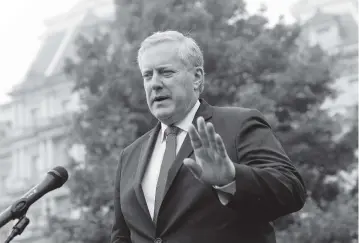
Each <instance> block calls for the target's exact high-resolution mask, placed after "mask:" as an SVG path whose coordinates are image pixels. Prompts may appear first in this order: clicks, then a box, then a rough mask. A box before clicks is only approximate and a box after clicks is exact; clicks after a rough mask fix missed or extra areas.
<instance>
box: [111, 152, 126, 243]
mask: <svg viewBox="0 0 359 243" xmlns="http://www.w3.org/2000/svg"><path fill="white" fill-rule="evenodd" d="M122 155H123V151H122V153H121V156H120V161H119V163H118V166H117V170H116V175H115V192H114V209H115V214H114V215H115V219H114V223H113V226H112V233H111V243H131V239H130V231H129V229H128V227H127V224H126V222H125V220H124V218H123V215H122V211H121V201H120V195H121V193H120V181H121V164H122V161H121V160H122Z"/></svg>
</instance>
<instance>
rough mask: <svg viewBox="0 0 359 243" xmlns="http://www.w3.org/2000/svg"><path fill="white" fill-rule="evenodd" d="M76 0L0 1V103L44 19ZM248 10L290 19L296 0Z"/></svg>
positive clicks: (253, 0)
mask: <svg viewBox="0 0 359 243" xmlns="http://www.w3.org/2000/svg"><path fill="white" fill-rule="evenodd" d="M77 2H78V0H61V1H59V0H30V1H29V0H12V1H1V2H0V67H1V68H0V77H1V79H0V104H4V103H6V102H9V101H10V97H9V96H8V95H7V94H8V93H9V92H10V91H11V89H12V87H13V86H14V85H16V84H18V83H20V82H21V81H22V79H23V77H24V75H25V74H26V72H27V69H28V67H29V66H30V64H31V61H32V60H33V59H34V58H35V55H36V53H37V51H38V50H39V48H40V46H41V39H40V37H41V35H42V34H44V33H45V30H46V28H45V25H44V21H45V20H46V19H50V18H51V17H54V16H57V15H60V14H62V13H66V12H67V11H69V10H70V9H71V8H72V7H73V6H74V5H75V4H76V3H77ZM246 2H247V6H248V10H249V11H254V10H256V9H258V7H259V6H260V4H261V3H264V4H266V5H267V7H268V14H267V15H268V17H269V19H270V20H272V21H275V20H276V19H277V18H278V16H279V15H281V14H284V15H285V16H286V19H288V21H292V18H291V16H290V14H289V7H290V6H291V5H292V4H293V3H294V2H295V0H249V1H248V0H247V1H246Z"/></svg>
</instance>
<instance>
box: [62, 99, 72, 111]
mask: <svg viewBox="0 0 359 243" xmlns="http://www.w3.org/2000/svg"><path fill="white" fill-rule="evenodd" d="M69 103H70V102H69V100H63V101H62V102H61V106H62V110H63V111H64V112H65V111H68V109H69Z"/></svg>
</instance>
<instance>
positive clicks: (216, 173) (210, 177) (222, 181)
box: [183, 117, 235, 186]
mask: <svg viewBox="0 0 359 243" xmlns="http://www.w3.org/2000/svg"><path fill="white" fill-rule="evenodd" d="M197 127H198V131H197V130H196V128H195V127H194V126H193V125H191V127H190V128H189V131H188V132H189V136H190V139H191V144H192V147H193V150H194V156H195V159H191V158H186V159H184V161H183V163H184V164H185V165H186V166H187V167H188V168H189V169H190V170H191V171H192V173H193V174H194V175H195V177H197V178H198V179H200V180H202V181H203V182H205V183H208V184H210V185H212V186H224V185H227V184H229V183H231V182H232V181H234V179H235V167H234V164H233V162H232V161H231V159H230V158H229V157H228V154H227V151H226V148H225V146H224V143H223V141H222V138H221V136H220V135H219V134H217V133H216V132H215V130H214V127H213V124H212V123H210V122H209V123H207V124H206V123H205V121H204V119H203V117H199V118H198V119H197Z"/></svg>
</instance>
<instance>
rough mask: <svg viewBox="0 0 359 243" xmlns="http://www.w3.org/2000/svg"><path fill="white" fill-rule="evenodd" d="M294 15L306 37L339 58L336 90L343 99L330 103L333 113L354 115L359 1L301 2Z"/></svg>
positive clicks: (295, 7)
mask: <svg viewBox="0 0 359 243" xmlns="http://www.w3.org/2000/svg"><path fill="white" fill-rule="evenodd" d="M291 12H292V14H293V16H294V17H295V18H296V19H297V21H298V22H299V23H300V24H301V25H302V27H303V34H302V35H303V36H302V38H304V39H305V41H306V42H307V43H308V44H309V45H311V46H314V45H319V46H320V47H322V49H323V50H325V51H326V52H327V53H328V54H330V55H335V56H336V57H337V58H338V64H337V67H336V72H337V73H336V75H337V77H338V78H337V80H336V82H335V84H334V88H335V89H336V90H338V91H339V92H340V93H339V96H338V97H337V98H336V99H334V100H329V99H328V100H327V102H326V103H325V104H324V107H325V108H329V109H330V111H331V112H332V114H342V115H343V114H346V116H347V114H348V112H350V113H353V109H355V106H356V105H357V104H358V2H357V1H356V0H316V1H313V0H299V1H298V2H297V3H295V4H294V5H293V6H292V9H291Z"/></svg>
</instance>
